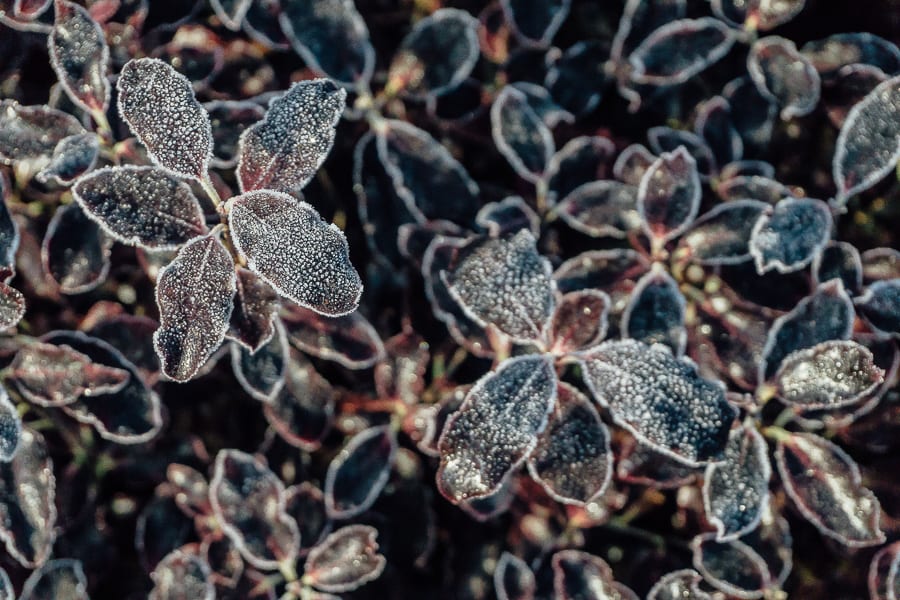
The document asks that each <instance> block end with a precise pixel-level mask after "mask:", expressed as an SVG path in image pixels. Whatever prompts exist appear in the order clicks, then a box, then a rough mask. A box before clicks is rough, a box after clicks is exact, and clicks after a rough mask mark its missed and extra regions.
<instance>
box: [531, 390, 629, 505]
mask: <svg viewBox="0 0 900 600" xmlns="http://www.w3.org/2000/svg"><path fill="white" fill-rule="evenodd" d="M609 438H610V434H609V429H607V427H606V425H605V424H604V423H603V421H601V420H600V415H599V414H597V410H596V409H595V408H594V407H593V405H592V404H591V402H590V401H589V400H588V399H587V398H586V397H585V396H584V394H582V393H581V392H579V391H578V390H577V389H576V388H574V387H572V386H570V385H568V384H566V383H560V384H559V387H558V390H557V402H556V407H555V408H554V410H553V412H552V413H551V414H550V420H549V421H548V423H547V428H546V429H545V430H544V432H543V433H542V434H541V435H540V437H539V438H538V443H537V446H536V447H535V448H534V450H533V451H532V452H531V454H530V455H529V457H528V471H529V473H531V477H532V478H533V479H534V480H535V481H537V482H538V483H540V484H541V485H542V486H543V488H544V490H546V492H547V493H548V494H549V495H550V496H551V497H552V498H553V499H554V500H557V501H559V502H563V503H565V504H575V505H579V506H580V505H584V504H587V503H588V502H590V501H591V500H594V499H596V498H598V497H600V496H601V495H602V494H603V493H604V492H605V491H606V489H607V488H608V487H609V483H610V481H611V480H612V471H613V454H612V450H611V449H610V446H609Z"/></svg>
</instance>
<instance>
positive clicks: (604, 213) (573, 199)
mask: <svg viewBox="0 0 900 600" xmlns="http://www.w3.org/2000/svg"><path fill="white" fill-rule="evenodd" d="M637 198H638V188H637V187H635V186H633V185H628V184H625V183H619V182H618V181H612V180H610V181H602V180H601V181H593V182H591V183H585V184H584V185H582V186H579V187H578V188H576V189H574V190H573V191H572V192H571V193H570V194H569V195H568V196H566V197H565V198H563V199H562V201H561V202H560V203H559V204H558V205H557V206H556V207H555V208H554V212H555V213H556V214H558V215H559V217H560V218H561V219H562V220H563V221H565V222H566V224H567V225H568V226H569V227H571V228H572V229H575V230H576V231H580V232H582V233H585V234H587V235H589V236H591V237H604V236H610V237H615V238H624V237H626V236H627V235H628V233H629V232H632V231H635V230H637V229H638V228H639V227H640V225H641V220H640V217H639V216H638V212H637Z"/></svg>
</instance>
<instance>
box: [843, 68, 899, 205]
mask: <svg viewBox="0 0 900 600" xmlns="http://www.w3.org/2000/svg"><path fill="white" fill-rule="evenodd" d="M898 160H900V75H898V76H896V77H894V78H892V79H888V80H887V81H885V82H883V83H881V84H879V85H878V86H877V87H876V88H875V89H874V90H872V91H871V92H869V94H868V95H867V96H866V97H865V98H863V99H862V100H861V101H860V102H858V103H857V104H856V105H854V106H853V108H852V109H850V113H849V114H848V115H847V118H846V119H845V120H844V125H843V127H841V133H840V134H839V135H838V139H837V143H836V144H835V150H834V160H833V163H832V170H833V173H834V183H835V185H837V196H836V197H835V202H837V203H838V205H840V206H843V205H844V204H846V203H847V199H848V198H849V197H850V196H852V195H853V194H858V193H859V192H862V191H864V190H867V189H869V188H870V187H872V186H873V185H875V183H876V182H878V181H880V180H881V179H882V178H883V177H884V176H885V175H887V174H888V173H889V172H890V171H891V170H892V169H893V168H894V167H895V166H896V165H897V161H898Z"/></svg>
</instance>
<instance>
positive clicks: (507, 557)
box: [494, 552, 536, 600]
mask: <svg viewBox="0 0 900 600" xmlns="http://www.w3.org/2000/svg"><path fill="white" fill-rule="evenodd" d="M508 582H512V585H513V586H514V587H513V589H512V590H509V589H507V588H508V587H509V585H508ZM535 586H536V584H535V581H534V573H532V572H531V569H530V568H529V567H528V565H527V564H526V563H525V561H524V560H522V559H521V558H519V557H518V556H516V555H514V554H510V553H509V552H504V553H503V554H501V555H500V560H498V561H497V567H496V568H495V569H494V591H496V592H497V600H528V599H529V598H534V591H535Z"/></svg>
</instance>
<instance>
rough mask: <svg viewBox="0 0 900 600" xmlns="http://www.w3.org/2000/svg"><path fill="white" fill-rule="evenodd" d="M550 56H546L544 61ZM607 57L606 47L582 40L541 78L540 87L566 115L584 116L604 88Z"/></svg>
mask: <svg viewBox="0 0 900 600" xmlns="http://www.w3.org/2000/svg"><path fill="white" fill-rule="evenodd" d="M551 56H552V55H551V54H548V58H550V57H551ZM607 57H608V52H607V46H606V44H604V43H602V42H600V41H599V40H583V41H580V42H577V43H575V44H573V45H572V46H569V47H568V48H567V49H566V50H565V51H564V52H563V53H562V55H561V56H559V58H557V59H556V60H555V61H553V64H552V66H551V67H550V69H549V70H548V71H547V74H546V75H545V76H544V87H546V88H547V91H549V92H550V95H551V96H553V99H554V100H556V102H558V103H559V104H560V106H562V107H563V108H565V109H566V110H567V111H568V112H569V113H571V114H575V115H586V114H588V113H590V112H591V111H593V110H594V109H595V108H596V107H597V105H598V104H599V103H600V100H601V99H602V98H603V92H604V89H605V88H606V83H607V75H606V73H605V71H604V68H603V65H604V62H605V61H606V58H607Z"/></svg>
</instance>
